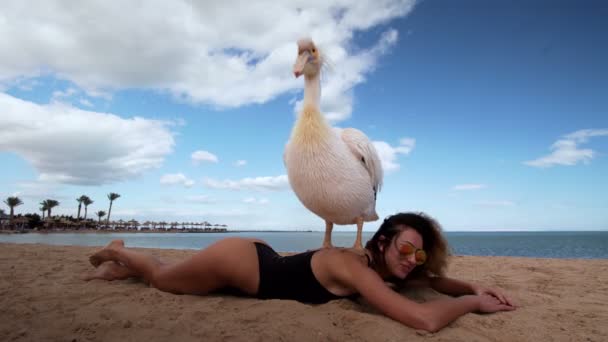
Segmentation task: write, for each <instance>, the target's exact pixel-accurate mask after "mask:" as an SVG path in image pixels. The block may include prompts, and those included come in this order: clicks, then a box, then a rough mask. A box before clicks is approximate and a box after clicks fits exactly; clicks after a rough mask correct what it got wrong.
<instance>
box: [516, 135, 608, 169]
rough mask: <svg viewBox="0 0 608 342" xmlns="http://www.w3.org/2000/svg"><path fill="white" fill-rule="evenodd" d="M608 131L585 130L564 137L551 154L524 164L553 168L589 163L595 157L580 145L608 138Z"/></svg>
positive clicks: (552, 148) (552, 146) (593, 152)
mask: <svg viewBox="0 0 608 342" xmlns="http://www.w3.org/2000/svg"><path fill="white" fill-rule="evenodd" d="M607 135H608V129H583V130H579V131H576V132H573V133H570V134H567V135H565V136H563V137H562V138H561V139H559V140H557V141H556V142H554V143H553V145H551V150H553V152H551V154H548V155H546V156H544V157H540V158H538V159H534V160H530V161H526V162H524V164H525V165H528V166H534V167H542V168H547V167H553V166H555V165H567V166H572V165H576V164H578V163H580V162H583V163H589V162H590V161H591V159H593V157H595V151H593V150H592V149H580V148H579V145H580V144H584V143H586V142H587V141H589V138H592V137H600V136H607Z"/></svg>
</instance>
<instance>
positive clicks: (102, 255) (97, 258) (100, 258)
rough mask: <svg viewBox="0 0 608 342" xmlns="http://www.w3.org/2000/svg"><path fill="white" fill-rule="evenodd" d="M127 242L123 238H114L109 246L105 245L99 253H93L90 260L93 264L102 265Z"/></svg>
mask: <svg viewBox="0 0 608 342" xmlns="http://www.w3.org/2000/svg"><path fill="white" fill-rule="evenodd" d="M124 247H125V242H124V241H123V240H113V241H112V242H110V243H109V244H108V245H107V246H105V247H104V248H103V249H102V250H100V251H98V252H97V253H95V254H93V255H91V256H90V257H89V262H90V263H91V265H93V266H95V267H97V266H99V265H101V264H102V263H103V262H104V261H109V260H112V255H113V251H114V250H116V249H120V248H124Z"/></svg>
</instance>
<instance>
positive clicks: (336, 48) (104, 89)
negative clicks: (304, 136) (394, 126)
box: [0, 0, 415, 121]
mask: <svg viewBox="0 0 608 342" xmlns="http://www.w3.org/2000/svg"><path fill="white" fill-rule="evenodd" d="M414 4H415V1H414V0H382V1H375V0H346V1H345V0H329V1H320V0H313V1H308V2H306V3H305V4H304V3H302V2H301V1H271V0H260V1H253V2H243V1H240V0H226V1H222V2H214V1H211V2H209V1H196V2H192V1H187V0H175V1H172V2H171V3H170V4H169V3H167V2H163V1H147V2H145V3H135V2H127V3H125V4H122V5H121V6H106V5H104V4H103V3H102V2H81V3H79V4H77V5H74V4H72V3H67V2H64V1H59V0H54V1H53V0H49V1H45V5H44V6H29V7H24V6H22V5H21V2H20V1H18V0H14V1H10V0H7V1H3V2H2V5H0V7H1V11H2V13H3V20H2V21H0V32H2V37H3V39H2V41H0V51H11V53H3V54H0V84H2V83H3V82H4V83H7V82H8V83H11V82H13V80H15V79H19V78H22V79H23V78H25V79H27V78H37V77H40V76H45V75H48V74H51V75H53V76H55V77H57V78H59V79H62V80H68V81H70V82H72V83H73V84H74V85H75V86H77V87H79V88H81V89H83V90H84V91H85V92H86V93H87V94H88V95H89V96H104V97H108V96H111V93H112V92H113V91H116V90H121V89H132V88H144V89H154V90H161V91H165V92H167V93H170V94H172V95H173V96H175V98H177V99H179V100H181V101H187V102H192V103H205V104H211V105H214V106H218V107H238V106H242V105H247V104H253V103H264V102H267V101H269V100H271V99H273V98H276V97H277V96H278V95H280V94H283V93H286V92H290V91H293V90H297V89H301V88H302V81H301V80H296V79H294V78H293V75H292V74H291V67H292V65H293V62H294V60H295V57H296V46H295V42H296V41H297V39H299V38H301V37H302V36H310V37H312V38H313V39H314V40H315V41H316V42H317V44H318V45H319V46H320V47H325V49H324V51H325V54H326V55H327V56H328V57H329V58H330V59H331V60H332V61H333V62H334V72H333V73H332V74H331V75H330V76H329V77H327V80H328V81H327V84H326V85H324V95H323V100H322V101H323V102H322V105H323V109H324V110H325V111H326V113H327V115H328V117H330V119H332V120H336V121H337V120H340V119H344V118H346V117H348V116H350V113H351V111H352V88H353V87H354V86H356V85H357V84H360V83H361V82H364V81H365V76H366V74H367V73H369V72H370V71H372V70H373V69H374V68H375V67H376V65H377V63H378V58H379V57H380V56H381V55H383V54H384V53H386V52H387V51H389V50H390V47H391V46H393V45H394V44H395V42H396V40H397V38H398V33H397V31H395V30H393V29H390V28H386V26H385V25H386V24H387V23H389V22H390V21H391V20H394V19H396V18H400V17H404V16H405V15H407V14H408V13H410V12H411V11H412V9H413V7H414ZM235 8H238V11H235ZM133 13H137V20H133V18H132V14H133ZM24 18H27V19H26V20H24ZM91 23H94V24H91ZM83 27H86V30H83V29H82V28H83ZM373 28H380V29H381V30H384V32H383V33H381V32H378V31H371V32H372V36H371V37H372V39H374V40H375V42H374V41H372V42H371V43H370V46H362V47H359V46H354V44H353V37H354V36H355V35H356V34H357V33H359V32H364V31H368V30H370V29H373ZM374 35H376V37H374ZM100 51H102V52H103V53H100ZM66 56H69V58H66Z"/></svg>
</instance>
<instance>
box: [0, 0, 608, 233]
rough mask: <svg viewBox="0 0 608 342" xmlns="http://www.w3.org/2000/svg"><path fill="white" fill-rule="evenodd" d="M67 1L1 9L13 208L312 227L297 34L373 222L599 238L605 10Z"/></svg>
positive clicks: (554, 5)
mask: <svg viewBox="0 0 608 342" xmlns="http://www.w3.org/2000/svg"><path fill="white" fill-rule="evenodd" d="M63 6H64V5H63V4H61V3H59V2H56V1H48V2H45V5H41V6H36V8H22V7H23V6H21V5H20V2H19V1H6V2H3V3H2V4H1V5H0V9H2V10H0V13H2V14H0V19H2V20H0V34H1V35H2V36H3V37H7V39H4V38H3V39H2V42H0V50H2V51H3V53H2V54H1V56H0V113H1V114H0V165H2V167H1V168H0V196H1V197H2V198H6V197H8V196H12V195H17V196H19V197H21V198H22V199H23V201H24V205H22V206H20V207H18V208H17V209H16V211H17V213H23V212H32V211H36V210H37V208H38V203H39V202H40V201H42V200H44V199H47V198H51V199H57V200H59V201H60V202H61V204H60V206H59V207H58V208H56V209H55V210H54V213H57V214H71V215H75V214H76V210H77V202H76V200H75V199H76V198H77V197H79V196H80V195H82V194H86V195H88V196H89V197H91V198H92V199H93V200H94V201H95V202H94V204H92V205H91V206H90V207H89V215H90V213H92V212H95V211H98V210H106V211H107V208H108V200H107V198H106V194H107V193H109V192H117V193H119V194H121V198H119V199H118V200H117V201H116V202H115V204H114V207H113V210H112V217H113V218H114V219H120V218H122V219H126V220H128V219H131V218H135V219H138V220H148V219H150V220H165V221H203V220H207V221H211V222H213V223H225V224H228V225H229V226H230V227H231V228H233V229H313V230H322V229H323V228H324V224H323V221H322V220H321V219H320V218H318V217H316V216H315V215H314V214H312V213H310V212H308V211H307V210H306V209H305V208H304V207H303V206H302V204H301V203H300V202H299V201H298V199H297V198H296V197H295V195H294V193H293V192H292V190H291V188H290V187H289V183H288V181H287V178H286V176H285V174H286V170H285V167H284V165H283V161H282V155H283V149H284V146H285V143H286V141H287V139H288V138H289V135H290V131H291V128H292V126H293V124H294V120H295V118H296V115H297V110H296V109H295V108H296V103H297V101H299V100H300V99H301V98H302V87H303V80H302V79H294V77H293V74H292V72H291V66H292V64H293V62H294V61H295V57H296V53H297V48H296V40H297V39H299V38H301V37H306V36H308V37H312V39H313V40H314V41H315V42H316V43H317V44H318V46H319V47H320V48H321V49H322V51H323V52H324V54H325V55H326V56H328V58H329V59H330V60H331V61H332V67H331V68H330V70H327V71H326V72H324V74H323V85H322V101H321V107H322V110H323V112H324V113H325V114H326V116H327V117H328V118H329V120H330V122H331V123H332V124H333V125H335V126H339V127H355V128H358V129H360V130H362V131H364V132H365V133H366V134H367V135H368V136H369V137H370V139H371V140H373V141H374V143H375V145H376V148H377V149H378V152H379V154H380V156H381V159H382V162H383V166H384V169H385V176H384V188H383V190H382V191H381V192H380V194H379V196H378V203H377V211H378V213H379V215H380V217H385V216H388V215H390V214H393V213H395V212H398V211H410V210H413V211H424V212H427V213H428V214H430V215H432V216H434V217H435V218H437V219H438V220H439V221H440V222H441V223H442V224H443V226H444V228H445V229H446V230H452V231H453V230H539V229H540V230H605V229H607V228H608V210H607V209H608V195H607V194H608V182H607V181H606V175H607V174H608V100H607V98H608V97H607V96H606V93H607V92H608V67H607V66H606V62H605V61H607V60H608V48H607V45H606V44H605V41H604V40H603V39H602V38H603V37H604V38H605V36H606V34H607V33H608V23H606V20H605V18H606V17H608V5H606V4H605V3H603V2H602V1H493V2H488V1H464V2H446V1H432V0H429V1H419V2H413V1H391V0H386V1H382V2H376V1H356V2H355V1H353V2H352V3H349V1H339V2H338V1H336V2H335V3H334V2H332V1H323V2H321V1H319V2H318V3H316V2H315V1H307V2H306V3H303V4H298V3H297V2H293V3H290V4H285V3H283V2H270V1H260V2H256V3H255V4H251V5H242V4H241V5H238V6H237V5H236V4H235V3H233V2H232V1H225V2H223V3H222V5H217V6H213V8H211V7H209V5H206V4H199V5H189V4H188V3H186V2H181V1H175V2H172V3H171V4H166V3H163V2H158V3H157V2H148V3H146V5H145V6H146V7H141V6H138V5H135V4H127V5H125V6H120V7H118V6H116V8H112V7H108V6H107V5H104V3H103V2H99V3H96V2H88V3H87V4H81V5H79V6H82V7H80V8H75V7H73V6H70V7H65V8H64V7H63ZM245 7H246V8H245ZM236 9H238V10H236ZM269 9H270V10H269ZM4 209H8V208H4ZM378 224H379V222H374V223H367V224H366V226H365V227H364V229H365V230H374V229H376V228H377V226H378ZM336 229H337V230H344V231H354V226H339V227H337V228H336Z"/></svg>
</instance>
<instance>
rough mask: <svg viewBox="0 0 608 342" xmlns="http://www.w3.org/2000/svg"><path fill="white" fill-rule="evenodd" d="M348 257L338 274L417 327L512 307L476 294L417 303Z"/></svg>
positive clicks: (385, 311)
mask: <svg viewBox="0 0 608 342" xmlns="http://www.w3.org/2000/svg"><path fill="white" fill-rule="evenodd" d="M344 261H345V262H344V268H342V270H343V271H341V272H337V274H336V276H337V277H338V278H340V281H341V282H343V283H344V284H345V285H347V286H349V287H352V288H354V289H355V290H356V291H357V292H358V293H359V294H360V295H361V296H362V297H363V298H365V300H366V301H367V302H369V303H370V304H371V305H372V306H373V307H375V308H376V309H378V310H379V311H381V312H382V313H383V314H385V315H386V316H388V317H390V318H392V319H394V320H396V321H399V322H401V323H403V324H405V325H407V326H409V327H412V328H415V329H422V330H427V331H431V332H434V331H437V330H439V329H441V328H443V327H444V326H446V325H448V324H449V323H450V322H452V321H454V320H455V319H457V318H458V317H460V316H462V315H464V314H466V313H469V312H472V311H479V310H482V311H486V312H495V311H500V310H509V308H507V307H506V306H505V305H501V304H499V303H496V302H497V301H496V300H495V299H493V298H491V297H489V296H476V295H470V296H462V297H458V298H442V299H438V300H434V301H431V302H426V303H416V302H414V301H411V300H409V299H407V298H404V297H403V296H401V295H400V294H398V293H397V292H395V291H393V290H391V289H390V288H389V287H388V286H386V284H385V283H384V281H382V279H381V278H380V276H378V274H377V273H376V272H374V271H372V270H370V269H369V268H368V267H366V266H365V265H363V264H362V263H361V262H360V261H359V260H358V259H357V258H356V257H353V258H349V257H345V258H344Z"/></svg>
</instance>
